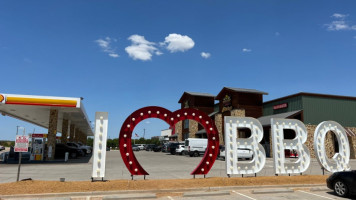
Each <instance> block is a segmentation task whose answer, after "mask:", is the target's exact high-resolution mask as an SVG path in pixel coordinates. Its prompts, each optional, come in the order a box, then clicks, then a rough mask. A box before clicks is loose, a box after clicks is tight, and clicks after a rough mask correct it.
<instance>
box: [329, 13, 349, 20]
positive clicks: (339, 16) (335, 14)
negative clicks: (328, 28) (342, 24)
mask: <svg viewBox="0 0 356 200" xmlns="http://www.w3.org/2000/svg"><path fill="white" fill-rule="evenodd" d="M331 17H334V18H338V19H340V18H341V19H344V18H345V17H347V15H344V14H340V13H334V14H333V15H331Z"/></svg>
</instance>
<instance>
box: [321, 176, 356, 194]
mask: <svg viewBox="0 0 356 200" xmlns="http://www.w3.org/2000/svg"><path fill="white" fill-rule="evenodd" d="M326 184H327V186H328V188H330V189H332V190H334V192H335V193H336V194H337V195H338V196H341V197H347V196H349V195H356V187H355V185H356V170H352V171H344V172H335V173H333V174H331V175H330V176H329V178H327V179H326Z"/></svg>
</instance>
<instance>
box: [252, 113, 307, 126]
mask: <svg viewBox="0 0 356 200" xmlns="http://www.w3.org/2000/svg"><path fill="white" fill-rule="evenodd" d="M301 112H302V110H296V111H292V112H286V113H281V114H276V115H267V116H263V117H260V118H258V120H259V121H260V123H261V124H262V126H270V125H271V119H272V118H282V119H285V118H291V117H293V116H294V115H297V114H299V113H301Z"/></svg>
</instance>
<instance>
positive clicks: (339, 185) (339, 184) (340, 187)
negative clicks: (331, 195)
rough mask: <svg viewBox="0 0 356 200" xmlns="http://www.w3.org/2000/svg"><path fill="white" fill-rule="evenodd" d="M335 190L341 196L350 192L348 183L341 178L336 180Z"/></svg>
mask: <svg viewBox="0 0 356 200" xmlns="http://www.w3.org/2000/svg"><path fill="white" fill-rule="evenodd" d="M334 191H335V193H336V194H337V195H338V196H340V197H346V196H347V194H348V189H347V185H346V184H345V183H344V182H343V181H341V180H337V181H335V183H334Z"/></svg>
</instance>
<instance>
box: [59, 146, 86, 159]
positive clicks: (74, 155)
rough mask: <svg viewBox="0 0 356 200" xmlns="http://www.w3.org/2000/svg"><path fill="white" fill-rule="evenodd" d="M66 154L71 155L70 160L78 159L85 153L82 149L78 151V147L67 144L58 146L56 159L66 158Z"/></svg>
mask: <svg viewBox="0 0 356 200" xmlns="http://www.w3.org/2000/svg"><path fill="white" fill-rule="evenodd" d="M66 152H68V153H69V157H70V158H77V157H78V156H80V155H82V154H84V152H83V151H82V150H81V149H78V148H76V147H73V146H68V145H65V144H56V150H55V154H54V157H55V158H64V156H65V153H66Z"/></svg>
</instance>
